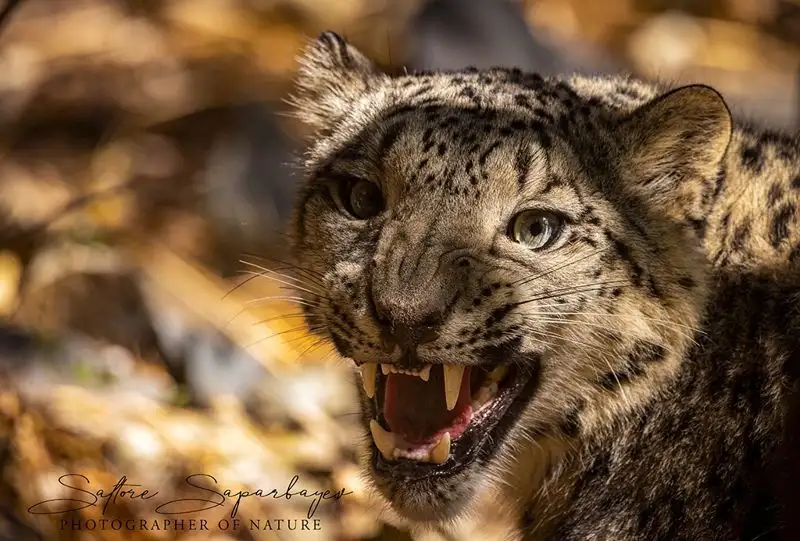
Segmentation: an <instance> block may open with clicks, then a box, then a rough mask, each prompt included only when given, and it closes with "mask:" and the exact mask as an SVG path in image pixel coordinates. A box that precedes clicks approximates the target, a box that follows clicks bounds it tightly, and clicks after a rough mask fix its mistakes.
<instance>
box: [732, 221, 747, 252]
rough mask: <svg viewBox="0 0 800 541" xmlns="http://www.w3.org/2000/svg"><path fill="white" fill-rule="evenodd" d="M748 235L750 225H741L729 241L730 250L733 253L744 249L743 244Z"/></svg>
mask: <svg viewBox="0 0 800 541" xmlns="http://www.w3.org/2000/svg"><path fill="white" fill-rule="evenodd" d="M749 235H750V224H742V225H740V226H738V227H737V228H736V231H734V232H733V238H732V239H731V249H733V250H735V251H737V252H738V251H740V250H742V249H743V248H744V244H745V242H747V237H748V236H749Z"/></svg>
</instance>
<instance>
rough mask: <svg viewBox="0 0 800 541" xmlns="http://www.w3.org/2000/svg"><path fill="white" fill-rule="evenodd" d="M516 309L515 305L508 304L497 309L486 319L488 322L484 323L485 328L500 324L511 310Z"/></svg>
mask: <svg viewBox="0 0 800 541" xmlns="http://www.w3.org/2000/svg"><path fill="white" fill-rule="evenodd" d="M513 309H514V305H512V304H507V305H505V306H501V307H500V308H495V309H494V310H492V313H491V314H489V317H487V318H486V322H485V323H484V326H485V327H491V326H492V325H494V324H496V323H499V322H501V321H502V320H503V318H504V317H506V316H507V315H508V313H509V312H511V310H513Z"/></svg>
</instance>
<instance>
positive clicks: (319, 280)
mask: <svg viewBox="0 0 800 541" xmlns="http://www.w3.org/2000/svg"><path fill="white" fill-rule="evenodd" d="M244 255H245V257H252V258H254V259H256V260H262V261H264V260H265V261H272V262H274V263H279V264H281V265H283V266H284V268H289V269H293V270H295V271H296V272H298V273H302V275H304V276H305V278H307V279H309V280H311V281H312V282H315V283H316V284H317V285H319V286H321V287H324V286H325V283H324V281H323V279H324V277H323V276H322V274H320V273H318V272H316V271H314V270H312V269H307V268H305V267H301V266H300V265H296V264H294V263H290V262H288V261H283V260H281V259H278V258H275V257H270V256H258V255H255V254H244ZM251 264H253V265H255V263H252V262H251Z"/></svg>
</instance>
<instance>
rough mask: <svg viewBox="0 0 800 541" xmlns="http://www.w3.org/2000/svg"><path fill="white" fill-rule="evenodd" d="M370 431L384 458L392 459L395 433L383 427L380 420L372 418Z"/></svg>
mask: <svg viewBox="0 0 800 541" xmlns="http://www.w3.org/2000/svg"><path fill="white" fill-rule="evenodd" d="M369 431H370V432H371V433H372V439H373V441H375V446H376V447H377V448H378V451H380V452H381V455H383V458H385V459H386V460H392V456H393V454H394V447H395V446H394V434H392V433H391V432H387V431H386V430H384V429H383V427H382V426H381V425H380V423H379V422H378V421H376V420H375V419H372V420H371V421H370V422H369Z"/></svg>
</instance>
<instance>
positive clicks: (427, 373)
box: [419, 364, 431, 381]
mask: <svg viewBox="0 0 800 541" xmlns="http://www.w3.org/2000/svg"><path fill="white" fill-rule="evenodd" d="M419 377H420V378H422V381H428V380H429V379H430V377H431V365H429V364H428V365H425V367H424V368H423V369H422V370H420V371H419Z"/></svg>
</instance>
